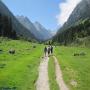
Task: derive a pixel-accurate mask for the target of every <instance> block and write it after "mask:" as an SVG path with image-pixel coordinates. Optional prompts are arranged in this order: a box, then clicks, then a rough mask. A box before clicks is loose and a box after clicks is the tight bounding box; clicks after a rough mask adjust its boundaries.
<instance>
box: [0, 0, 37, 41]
mask: <svg viewBox="0 0 90 90" xmlns="http://www.w3.org/2000/svg"><path fill="white" fill-rule="evenodd" d="M0 15H2V16H7V17H8V18H10V20H11V21H12V29H13V30H14V31H15V32H16V33H17V35H18V36H19V37H24V38H26V39H28V40H32V39H36V38H35V36H34V35H33V34H32V33H31V32H30V31H29V30H28V29H27V28H26V27H24V26H23V25H22V24H21V23H20V22H18V20H17V19H16V18H15V17H14V15H13V14H12V13H11V12H10V10H9V9H8V8H7V7H6V6H5V5H4V3H3V2H2V1H0Z"/></svg>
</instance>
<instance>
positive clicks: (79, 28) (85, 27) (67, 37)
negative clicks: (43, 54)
mask: <svg viewBox="0 0 90 90" xmlns="http://www.w3.org/2000/svg"><path fill="white" fill-rule="evenodd" d="M88 36H90V19H85V20H82V21H81V22H79V24H77V25H75V26H72V27H70V28H68V29H66V30H63V31H62V32H59V34H57V35H56V36H55V37H54V38H53V40H52V43H54V42H58V43H60V44H63V45H68V44H71V43H72V42H74V41H75V40H77V39H78V38H84V37H88Z"/></svg>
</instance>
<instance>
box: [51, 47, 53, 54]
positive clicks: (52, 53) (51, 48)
mask: <svg viewBox="0 0 90 90" xmlns="http://www.w3.org/2000/svg"><path fill="white" fill-rule="evenodd" d="M51 54H53V46H51Z"/></svg>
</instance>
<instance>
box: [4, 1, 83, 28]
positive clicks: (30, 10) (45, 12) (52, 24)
mask: <svg viewBox="0 0 90 90" xmlns="http://www.w3.org/2000/svg"><path fill="white" fill-rule="evenodd" d="M80 1H81V0H3V2H4V3H5V4H6V5H7V6H8V8H9V9H10V10H11V12H12V13H13V14H14V15H23V16H27V17H28V18H29V19H30V20H31V21H32V22H35V21H38V22H40V23H41V24H42V25H43V26H44V27H46V28H47V29H51V30H55V29H56V28H57V27H58V26H62V25H63V24H64V22H65V21H67V19H68V17H69V15H70V14H71V12H72V11H73V9H74V8H75V7H76V5H77V4H78V3H79V2H80Z"/></svg>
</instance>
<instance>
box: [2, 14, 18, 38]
mask: <svg viewBox="0 0 90 90" xmlns="http://www.w3.org/2000/svg"><path fill="white" fill-rule="evenodd" d="M0 36H2V37H8V38H12V39H16V38H17V35H16V32H15V30H13V28H12V20H11V18H9V17H7V16H4V15H1V14H0Z"/></svg>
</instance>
